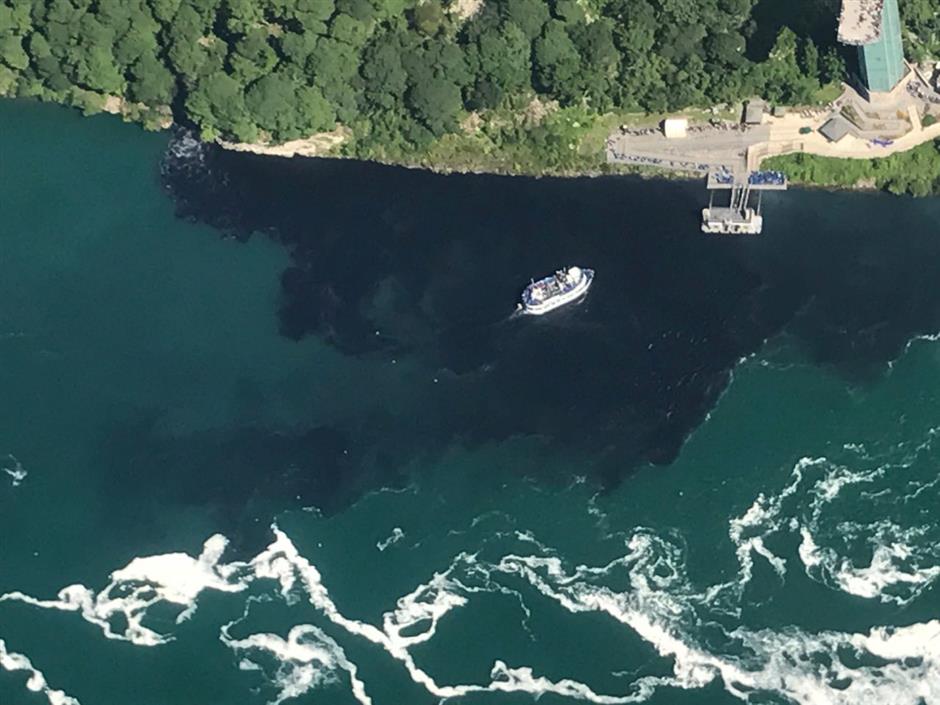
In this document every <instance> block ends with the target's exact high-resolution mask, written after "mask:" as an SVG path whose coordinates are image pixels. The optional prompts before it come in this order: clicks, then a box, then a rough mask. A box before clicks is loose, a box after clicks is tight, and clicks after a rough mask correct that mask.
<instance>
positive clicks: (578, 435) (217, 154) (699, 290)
mask: <svg viewBox="0 0 940 705" xmlns="http://www.w3.org/2000/svg"><path fill="white" fill-rule="evenodd" d="M201 150H202V152H201V154H202V155H203V156H202V158H201V163H200V164H199V166H198V168H196V169H192V168H189V169H181V168H179V167H178V166H174V162H182V163H184V164H185V163H189V164H190V165H191V163H192V162H191V161H190V162H186V160H185V159H182V160H181V159H176V160H169V162H168V166H167V168H166V169H165V174H164V176H165V180H166V183H167V185H168V187H169V189H170V190H171V192H172V193H173V194H174V196H175V198H176V200H177V204H178V210H179V213H180V214H181V215H182V216H185V217H189V218H193V219H197V220H200V221H203V222H207V223H210V224H213V225H216V226H218V227H219V228H220V229H222V230H223V231H224V232H227V233H234V234H238V235H240V236H247V235H248V234H250V233H252V232H264V233H268V234H270V235H271V236H272V237H274V238H276V239H277V240H278V241H279V242H281V243H282V244H283V245H284V246H285V247H287V248H288V249H289V251H290V253H291V261H292V264H291V266H290V267H289V268H288V269H287V270H286V271H284V273H283V275H282V279H281V284H282V303H281V307H280V310H279V311H278V312H277V315H278V316H279V322H280V329H281V331H282V333H283V335H285V336H288V337H290V338H293V339H300V338H302V337H304V336H307V335H313V336H319V337H321V338H322V339H324V340H326V341H328V342H329V343H330V344H332V345H334V346H336V348H338V349H339V350H341V351H342V352H344V353H345V354H348V355H354V356H365V357H370V356H374V357H376V358H379V359H387V358H391V357H398V358H401V357H403V356H414V357H415V358H416V359H418V360H420V361H421V364H423V365H425V366H426V367H427V369H428V370H429V379H428V384H429V385H430V384H431V378H432V377H433V378H434V383H435V384H436V383H437V382H438V381H446V379H458V380H463V381H464V382H469V383H464V384H461V385H455V387H454V391H453V393H450V394H449V395H448V392H447V391H446V390H442V391H441V393H440V394H438V396H437V397H436V398H437V399H439V400H441V402H440V403H438V404H435V405H434V406H433V408H429V409H428V413H429V414H433V415H434V416H435V419H434V421H433V423H431V422H428V421H426V420H425V421H422V420H420V419H415V418H413V417H398V418H395V420H394V422H393V423H391V424H390V425H389V426H388V433H389V436H390V437H393V436H395V437H398V438H399V439H400V437H401V436H402V435H403V434H404V435H407V434H409V433H411V434H414V433H416V429H418V428H421V429H423V431H424V433H422V434H421V439H422V440H421V443H422V444H424V448H425V449H426V448H427V443H428V442H429V436H430V442H431V444H432V445H436V446H438V447H443V446H444V445H446V444H447V443H449V442H451V441H452V440H453V439H455V438H459V439H461V440H462V441H463V442H469V443H474V442H477V443H478V442H483V441H500V440H502V439H506V438H508V437H511V436H516V435H536V436H540V437H542V438H544V439H545V440H546V443H548V444H557V445H558V447H560V448H561V447H564V448H568V449H571V448H578V449H583V450H586V451H588V452H589V455H590V456H591V457H593V458H595V459H596V462H595V463H593V467H591V468H584V470H586V471H593V472H595V473H596V474H597V475H599V476H600V477H602V478H603V479H604V481H606V482H607V483H609V484H614V483H615V482H616V480H617V478H618V477H620V476H622V474H623V473H626V472H629V471H631V470H632V469H635V468H637V467H639V466H640V465H642V464H645V463H650V462H651V463H655V464H666V463H669V462H671V461H672V460H673V459H674V458H675V457H676V455H677V453H678V452H679V451H680V449H681V447H682V443H683V441H684V439H685V438H687V436H688V434H689V433H690V432H691V431H692V430H693V429H695V428H696V426H697V425H698V424H699V423H701V421H702V420H703V419H704V418H705V416H706V415H707V413H708V412H709V411H710V410H711V409H712V407H713V406H714V404H715V403H716V400H717V399H718V398H719V396H720V394H721V393H722V391H723V390H724V389H725V387H726V386H727V384H728V382H729V379H730V373H731V370H732V369H733V368H734V366H735V365H736V364H737V362H738V361H739V360H740V359H741V358H742V357H744V356H747V355H749V354H752V353H754V352H755V351H757V350H759V349H760V348H761V346H762V345H763V343H764V342H765V341H766V340H767V339H768V338H770V337H772V336H775V335H777V334H778V333H781V332H784V331H786V332H789V333H791V334H793V335H794V336H796V337H797V338H798V339H799V341H800V343H801V344H802V345H803V346H804V347H805V350H806V354H807V356H808V357H809V358H810V359H812V360H814V361H816V362H819V363H823V364H828V365H832V366H833V367H834V368H837V369H839V370H840V371H842V372H843V373H845V374H851V375H853V376H857V377H858V378H859V379H860V380H864V379H865V378H866V377H867V376H869V375H870V374H872V373H873V372H877V371H878V370H879V369H883V366H884V363H885V362H887V361H889V360H891V359H893V358H895V357H896V356H897V355H898V353H899V352H900V350H901V349H902V348H903V346H904V345H905V343H906V342H907V341H908V340H910V339H911V338H912V337H913V336H915V335H917V334H921V333H928V332H933V331H936V330H938V329H940V296H938V295H937V293H936V291H935V288H934V286H933V282H936V281H938V276H940V227H938V221H940V207H938V206H940V204H938V203H937V202H936V201H920V202H916V201H910V200H906V199H898V198H891V197H888V196H883V195H873V194H831V193H824V192H801V191H795V192H790V193H787V194H783V195H780V196H774V197H771V198H768V199H766V203H765V209H766V215H767V226H766V229H765V233H764V235H762V236H760V237H743V238H733V237H729V238H723V237H714V236H711V237H709V236H705V235H703V234H702V233H700V232H699V230H698V213H699V209H700V208H701V206H702V205H703V201H704V199H705V197H706V196H705V192H704V189H703V187H702V186H701V185H700V184H699V183H693V182H668V181H659V180H648V181H647V180H641V179H638V178H618V177H607V178H594V179H533V178H510V177H497V176H479V175H450V176H441V175H435V174H431V173H427V172H422V171H415V170H408V169H402V168H394V167H387V166H380V165H375V164H365V163H358V162H351V161H338V160H316V159H281V158H269V157H260V156H255V155H246V154H237V153H230V152H226V151H223V150H220V149H216V148H212V147H202V148H201ZM572 264H579V265H582V266H590V267H594V268H595V269H596V270H597V277H596V280H595V284H594V286H593V288H592V290H591V292H590V294H589V296H588V297H587V299H586V300H585V301H584V302H583V303H582V304H580V305H576V306H572V307H569V308H567V309H566V310H560V311H558V312H555V313H553V314H550V315H548V316H544V317H541V318H530V317H515V316H513V308H514V305H515V301H516V300H517V298H518V295H519V292H520V290H521V289H522V288H523V287H524V286H525V284H526V283H527V282H528V281H529V279H530V277H533V276H541V275H544V274H546V273H549V272H551V271H553V270H554V269H557V268H558V267H561V266H566V265H572ZM447 376H449V377H447ZM416 393H417V394H420V393H422V392H416ZM441 395H443V396H441ZM393 416H394V414H393ZM429 429H430V430H429ZM376 442H377V443H381V442H382V441H381V440H377V441H376Z"/></svg>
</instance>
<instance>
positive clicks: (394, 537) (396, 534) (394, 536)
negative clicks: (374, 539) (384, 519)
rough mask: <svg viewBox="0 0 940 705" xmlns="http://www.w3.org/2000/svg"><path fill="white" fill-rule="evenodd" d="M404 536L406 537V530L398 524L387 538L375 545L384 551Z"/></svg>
mask: <svg viewBox="0 0 940 705" xmlns="http://www.w3.org/2000/svg"><path fill="white" fill-rule="evenodd" d="M403 538H405V532H404V531H402V530H401V527H398V526H396V527H395V528H394V529H392V533H391V534H390V535H389V536H388V537H387V538H385V539H383V540H382V541H379V542H378V543H376V544H375V547H376V548H377V549H379V551H384V550H385V549H386V548H388V547H389V546H391V545H393V544H396V543H398V542H399V541H401V540H402V539H403Z"/></svg>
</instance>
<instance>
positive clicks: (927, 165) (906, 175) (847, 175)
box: [763, 140, 940, 196]
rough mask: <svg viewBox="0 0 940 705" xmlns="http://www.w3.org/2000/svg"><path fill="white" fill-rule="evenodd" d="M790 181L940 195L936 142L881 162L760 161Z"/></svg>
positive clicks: (798, 157) (806, 156)
mask: <svg viewBox="0 0 940 705" xmlns="http://www.w3.org/2000/svg"><path fill="white" fill-rule="evenodd" d="M763 166H764V167H765V168H768V169H779V170H781V171H783V172H785V173H786V174H787V175H788V176H789V177H790V178H791V179H793V180H794V181H797V182H801V183H806V184H815V185H818V186H838V187H844V188H848V187H852V186H858V185H859V184H870V185H871V186H877V187H878V188H882V189H887V190H888V191H890V192H891V193H896V194H901V193H909V194H912V195H914V196H929V195H931V194H940V140H938V141H937V142H934V143H932V144H922V145H921V146H920V147H917V148H916V149H912V150H910V151H909V152H903V153H900V154H894V155H892V156H890V157H886V158H883V159H832V158H829V157H817V156H813V155H810V154H790V155H786V156H783V157H773V158H772V159H768V160H766V161H764V164H763Z"/></svg>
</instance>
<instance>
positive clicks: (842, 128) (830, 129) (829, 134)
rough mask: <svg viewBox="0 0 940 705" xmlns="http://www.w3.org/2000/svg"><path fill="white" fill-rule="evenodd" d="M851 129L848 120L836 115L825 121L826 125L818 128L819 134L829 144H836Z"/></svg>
mask: <svg viewBox="0 0 940 705" xmlns="http://www.w3.org/2000/svg"><path fill="white" fill-rule="evenodd" d="M851 129H852V128H851V125H849V121H848V120H846V119H845V118H844V117H842V116H841V115H836V116H835V117H834V118H830V119H829V120H827V121H826V123H825V124H824V125H823V126H822V127H820V128H819V132H820V134H821V135H822V136H823V137H825V138H826V139H827V140H829V141H830V142H838V141H839V140H841V139H842V138H843V137H845V136H846V135H847V134H849V132H851Z"/></svg>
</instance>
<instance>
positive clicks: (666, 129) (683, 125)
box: [663, 118, 689, 140]
mask: <svg viewBox="0 0 940 705" xmlns="http://www.w3.org/2000/svg"><path fill="white" fill-rule="evenodd" d="M688 130H689V121H688V120H686V119H685V118H667V119H665V120H663V134H664V135H666V139H670V140H674V139H681V138H683V137H685V136H686V135H687V134H688Z"/></svg>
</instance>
